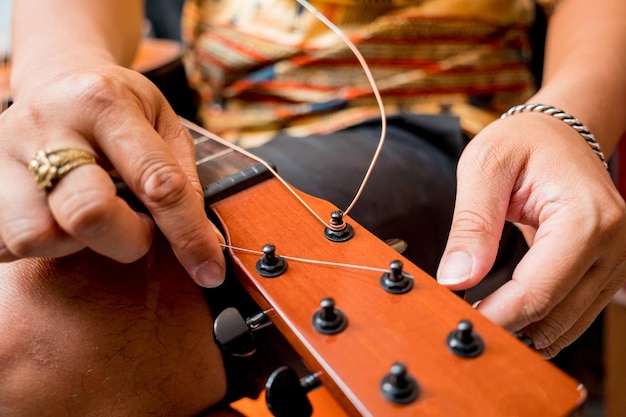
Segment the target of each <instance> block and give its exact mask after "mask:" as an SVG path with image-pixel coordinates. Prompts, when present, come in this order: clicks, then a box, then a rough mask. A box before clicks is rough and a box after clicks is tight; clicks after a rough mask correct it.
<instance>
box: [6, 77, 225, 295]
mask: <svg viewBox="0 0 626 417" xmlns="http://www.w3.org/2000/svg"><path fill="white" fill-rule="evenodd" d="M67 148H76V149H80V150H83V151H87V152H90V153H92V154H94V155H95V156H96V161H97V164H85V165H80V166H78V167H77V168H74V169H73V170H71V171H70V172H69V173H68V174H67V175H65V176H64V177H63V178H62V179H60V180H59V182H58V183H57V184H56V185H54V187H53V188H52V189H51V190H49V191H48V192H46V191H45V190H41V189H39V187H38V186H37V184H36V182H35V180H34V178H33V176H32V175H31V173H30V172H29V169H28V166H29V163H30V162H31V160H32V159H33V158H34V157H35V154H36V153H37V152H38V151H40V150H44V151H46V152H48V151H55V150H59V149H67ZM113 170H114V171H115V173H116V174H117V175H119V176H120V177H121V179H123V181H124V182H125V183H126V184H127V185H128V187H129V188H130V189H131V190H132V191H133V193H134V194H135V195H136V196H137V197H138V198H139V200H141V201H142V203H143V204H144V205H145V206H146V207H147V208H148V210H149V211H150V213H151V215H152V216H153V218H154V221H155V222H156V224H157V225H158V226H159V227H160V229H161V230H162V232H163V234H164V235H165V236H166V237H167V239H168V240H169V242H170V243H171V245H172V248H173V250H174V252H175V253H176V255H177V257H178V259H179V260H180V262H181V264H182V265H183V266H184V267H185V269H186V270H187V272H188V273H189V274H190V275H191V277H192V278H193V279H194V280H195V281H196V282H197V283H198V284H200V285H203V286H216V285H219V284H220V283H221V282H222V281H223V279H224V271H225V267H224V259H223V255H222V252H221V248H220V246H219V242H218V238H217V236H216V232H215V229H214V227H212V224H211V223H210V222H209V221H208V219H207V217H206V215H205V213H204V208H203V196H202V190H201V186H200V183H199V180H198V176H197V171H196V165H195V152H194V148H193V142H192V139H191V137H190V135H189V133H188V132H187V131H186V130H185V129H184V128H183V126H182V125H181V123H180V121H179V119H178V117H177V116H176V114H175V113H174V111H173V110H172V109H171V107H170V106H169V105H168V103H167V101H166V100H165V98H164V97H163V96H162V94H161V93H160V91H159V90H158V89H157V88H156V86H154V85H153V84H152V83H151V82H150V81H148V80H147V79H146V78H145V77H143V76H142V75H141V74H139V73H137V72H135V71H132V70H128V69H125V68H122V67H117V66H114V65H105V66H101V67H98V68H93V69H88V70H81V71H78V70H74V71H65V72H58V73H57V74H51V75H50V76H49V78H47V79H44V80H39V81H38V82H34V83H32V85H30V86H29V88H24V89H22V90H21V91H19V94H18V95H17V97H16V100H15V103H14V104H13V106H11V107H10V108H9V109H8V110H6V111H5V112H3V113H2V114H1V115H0V181H1V186H0V187H1V190H2V191H1V192H0V261H2V262H8V261H12V260H15V259H18V258H24V257H61V256H65V255H68V254H72V253H75V252H77V251H80V250H82V249H83V248H90V249H92V250H93V251H95V252H97V253H100V254H102V255H105V256H107V257H110V258H112V259H114V260H117V261H119V262H124V263H128V262H132V261H135V260H137V259H139V258H140V257H142V256H143V255H144V254H145V253H146V252H147V250H148V248H149V246H150V244H151V241H152V235H153V227H154V226H153V223H152V220H151V219H150V218H148V216H146V215H142V214H139V213H137V212H135V211H133V210H132V209H131V208H130V207H129V206H128V205H127V203H126V202H125V201H123V200H122V199H121V198H119V197H118V196H117V195H116V188H115V185H114V183H113V181H112V180H111V177H110V175H109V174H110V172H112V171H113Z"/></svg>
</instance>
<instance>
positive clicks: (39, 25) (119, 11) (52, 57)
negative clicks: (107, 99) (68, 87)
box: [11, 0, 143, 94]
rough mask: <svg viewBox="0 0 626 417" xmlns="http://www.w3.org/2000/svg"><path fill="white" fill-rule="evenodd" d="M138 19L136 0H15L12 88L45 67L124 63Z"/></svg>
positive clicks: (58, 68) (138, 29)
mask: <svg viewBox="0 0 626 417" xmlns="http://www.w3.org/2000/svg"><path fill="white" fill-rule="evenodd" d="M142 21H143V1H142V0H89V1H84V0H83V1H81V0H45V1H42V0H19V1H16V2H15V5H14V16H13V53H12V74H11V77H12V78H11V87H12V91H13V93H14V94H19V91H20V89H21V88H22V87H23V86H25V85H28V84H31V85H32V84H33V83H34V82H36V81H35V80H37V79H38V78H40V77H41V76H43V75H44V74H46V73H55V72H58V71H63V70H65V69H72V68H80V67H81V66H84V67H88V66H91V65H94V64H98V63H105V62H116V63H119V64H123V65H128V64H130V62H131V60H132V58H133V56H134V53H135V48H136V45H137V43H138V40H139V38H140V36H141V27H142ZM44 78H45V77H44Z"/></svg>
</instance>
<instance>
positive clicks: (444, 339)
mask: <svg viewBox="0 0 626 417" xmlns="http://www.w3.org/2000/svg"><path fill="white" fill-rule="evenodd" d="M299 195H300V197H301V198H302V199H303V200H305V201H306V202H307V204H309V205H310V206H311V207H312V208H313V210H314V211H315V212H316V213H318V214H320V215H326V216H328V217H330V213H332V212H333V211H336V210H337V208H336V207H334V206H332V205H331V204H329V203H328V202H325V201H322V200H319V199H316V198H313V197H311V196H307V195H304V194H302V193H299ZM210 208H211V210H212V211H213V213H214V215H215V216H216V218H217V219H218V221H219V222H221V225H222V227H223V229H224V231H225V235H226V238H227V242H228V244H229V245H230V246H231V247H230V248H229V249H228V252H229V255H230V258H231V262H232V265H233V269H234V272H235V275H236V276H237V278H238V280H239V282H240V283H241V285H242V286H243V287H244V288H245V289H246V290H247V292H248V293H249V294H250V296H251V297H252V298H253V299H254V301H255V302H256V303H257V304H258V306H259V308H260V309H261V310H263V311H265V315H266V316H267V318H268V319H269V320H271V322H272V324H273V325H274V326H275V327H276V328H278V330H279V331H280V332H281V333H282V335H283V336H284V337H285V338H286V339H287V340H288V341H289V343H290V345H291V346H292V347H293V349H295V351H296V352H297V353H298V354H299V356H300V357H301V358H302V360H303V362H304V363H305V364H306V366H307V367H308V369H309V370H310V371H311V372H312V373H314V374H316V375H317V376H318V377H319V379H320V381H321V382H322V384H323V385H324V386H325V387H326V388H327V389H328V390H329V391H330V392H331V393H332V395H333V396H334V397H335V398H336V399H337V401H338V402H339V403H341V404H342V406H343V407H344V408H345V410H346V411H347V412H348V413H349V414H350V415H355V416H356V415H365V416H388V415H394V416H415V415H428V416H454V417H464V416H467V417H470V416H472V417H473V416H503V415H515V416H528V417H531V416H532V417H535V416H537V415H541V416H565V415H568V414H570V413H572V412H574V411H575V410H576V409H577V408H578V406H580V405H581V404H582V402H583V401H584V399H585V390H584V388H583V387H581V385H580V384H579V383H578V382H577V381H575V380H573V379H572V378H570V377H569V376H567V375H565V374H564V373H562V372H561V371H559V370H558V369H557V368H555V367H554V365H552V364H551V363H549V362H547V361H545V360H543V359H542V358H540V357H539V355H537V354H536V353H535V352H533V351H532V349H530V348H529V347H528V346H526V345H525V344H523V343H522V342H520V341H519V340H518V339H517V338H515V337H513V336H512V335H511V334H509V333H508V332H506V331H505V330H503V329H501V328H499V327H498V326H496V325H494V324H493V323H491V322H490V321H489V320H487V319H486V318H485V317H483V316H482V315H481V314H480V313H478V312H477V311H476V310H474V309H473V308H472V307H471V306H470V305H468V304H467V303H466V302H465V301H463V300H462V299H460V298H459V297H457V296H456V295H455V294H453V293H452V292H451V291H449V290H448V289H446V288H444V287H442V286H440V285H438V284H437V282H436V281H435V280H434V279H433V278H432V277H430V276H428V275H427V274H425V273H424V272H423V271H422V270H420V269H419V268H418V267H417V266H416V265H414V264H412V263H411V262H410V261H408V260H407V259H405V258H403V257H402V256H401V255H400V254H399V253H398V252H396V251H395V250H394V249H393V248H391V247H390V246H388V245H387V244H385V243H384V242H382V241H381V240H379V239H378V238H376V237H375V236H374V235H372V234H371V233H370V232H368V231H367V230H366V229H365V228H363V227H362V226H360V225H359V224H358V223H356V222H355V221H354V220H353V219H350V218H347V219H345V220H346V221H347V222H348V223H349V224H350V225H351V226H352V227H353V229H354V236H353V237H352V238H350V239H348V240H346V241H342V242H334V241H331V240H329V239H328V238H327V236H325V234H324V226H323V225H322V224H321V223H320V222H319V221H318V220H317V219H315V218H314V217H313V216H311V213H310V212H309V211H308V210H307V209H306V208H304V207H303V205H302V204H301V203H300V202H299V201H298V200H297V199H296V198H294V196H293V195H292V194H291V193H290V192H289V191H288V190H287V189H286V188H285V186H284V185H283V184H282V183H280V182H279V181H278V180H276V179H273V178H271V179H267V180H264V181H262V182H260V183H257V184H256V185H253V186H251V187H249V188H246V189H244V190H242V191H240V192H238V193H237V194H235V195H233V196H230V197H225V198H222V199H219V200H218V201H215V202H213V203H212V204H211V205H210ZM268 245H271V246H272V249H273V250H274V251H275V252H271V256H278V257H282V258H283V259H284V260H286V262H287V263H288V267H287V268H286V269H285V270H283V271H281V272H280V273H279V274H276V275H274V276H269V277H268V276H264V275H265V274H262V273H260V272H259V270H258V268H257V265H258V263H259V262H261V261H262V259H263V256H266V255H263V253H262V252H263V250H264V248H267V247H268ZM237 248H245V249H248V250H252V251H256V252H251V251H247V250H246V251H242V250H239V249H237ZM310 260H314V261H319V262H310ZM397 261H399V263H398V262H397ZM399 268H400V269H399ZM389 271H395V272H391V275H392V278H391V279H390V278H389V276H390V275H389V274H390V272H389ZM261 272H262V271H261ZM398 274H399V275H401V276H400V277H399V276H398ZM406 275H408V277H406ZM398 282H399V284H398ZM396 284H397V285H396ZM390 287H392V288H390ZM397 287H399V290H398V288H397ZM320 322H321V325H320ZM328 323H330V327H333V328H332V329H330V330H331V331H327V330H328V329H327V328H325V325H326V324H328ZM398 381H399V382H398ZM407 381H408V382H407ZM407 384H408V385H413V386H414V387H415V389H414V390H411V388H409V389H408V391H410V392H404V391H407V390H404V388H406V386H407ZM394 386H395V387H398V386H400V387H401V391H402V390H404V391H403V392H401V393H400V394H398V393H397V392H395V391H396V388H394ZM396 394H397V395H396Z"/></svg>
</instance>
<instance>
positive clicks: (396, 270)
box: [380, 260, 413, 294]
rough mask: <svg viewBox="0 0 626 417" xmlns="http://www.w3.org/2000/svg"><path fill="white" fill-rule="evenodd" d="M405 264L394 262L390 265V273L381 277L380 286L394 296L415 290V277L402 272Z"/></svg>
mask: <svg viewBox="0 0 626 417" xmlns="http://www.w3.org/2000/svg"><path fill="white" fill-rule="evenodd" d="M403 267H404V264H403V263H402V261H398V260H396V261H392V262H391V263H390V264H389V272H385V273H383V275H382V276H381V277H380V285H381V286H382V287H383V288H384V289H385V291H387V292H390V293H392V294H404V293H406V292H409V291H411V288H413V277H412V276H411V275H409V274H408V273H406V272H404V271H402V268H403Z"/></svg>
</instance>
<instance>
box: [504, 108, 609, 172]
mask: <svg viewBox="0 0 626 417" xmlns="http://www.w3.org/2000/svg"><path fill="white" fill-rule="evenodd" d="M518 113H542V114H544V115H547V116H551V117H554V118H556V119H558V120H560V121H562V122H563V123H565V124H567V125H568V126H570V127H571V128H572V129H574V130H575V131H576V132H577V133H578V134H579V135H580V136H581V137H582V139H584V140H585V142H586V143H587V145H589V147H590V149H591V151H593V152H594V153H595V154H596V156H597V157H598V159H600V162H601V163H602V164H603V165H604V167H605V168H606V169H608V168H609V167H608V164H607V162H606V158H605V156H604V153H603V151H602V149H601V147H600V144H599V143H598V142H597V141H596V139H595V137H594V135H593V134H592V133H591V131H590V130H589V129H588V128H587V127H586V126H585V125H584V124H583V123H582V122H581V121H580V120H578V119H577V118H575V117H574V116H572V115H571V114H569V113H567V112H565V111H563V110H561V109H559V108H557V107H554V106H550V105H545V104H533V103H529V104H520V105H517V106H513V107H511V108H510V109H509V110H508V111H506V112H505V113H503V114H502V116H500V118H501V119H504V118H506V117H509V116H512V115H515V114H518Z"/></svg>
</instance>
